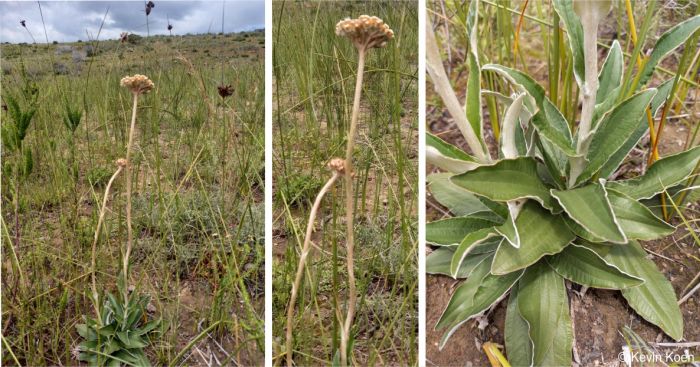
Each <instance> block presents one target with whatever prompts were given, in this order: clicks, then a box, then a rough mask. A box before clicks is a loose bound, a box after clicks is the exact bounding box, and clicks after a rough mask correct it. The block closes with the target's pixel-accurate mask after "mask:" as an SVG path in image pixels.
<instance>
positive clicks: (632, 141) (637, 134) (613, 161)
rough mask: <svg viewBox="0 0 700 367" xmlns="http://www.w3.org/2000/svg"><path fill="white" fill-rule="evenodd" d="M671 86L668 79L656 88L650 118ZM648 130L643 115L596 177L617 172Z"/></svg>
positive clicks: (663, 100) (670, 81) (661, 104)
mask: <svg viewBox="0 0 700 367" xmlns="http://www.w3.org/2000/svg"><path fill="white" fill-rule="evenodd" d="M672 86H673V79H669V80H667V81H665V82H663V83H662V84H661V85H659V86H658V87H657V93H656V94H655V95H654V98H652V99H651V103H650V106H651V113H652V116H655V115H656V113H657V111H658V110H659V109H660V108H661V106H663V104H664V103H665V102H666V99H667V98H668V96H669V94H670V93H671V87H672ZM599 95H600V94H599ZM648 130H649V123H648V121H647V117H646V114H645V115H644V116H643V117H642V118H640V119H639V122H638V123H637V129H636V130H635V131H634V132H633V133H632V136H630V137H629V139H627V141H626V142H625V143H624V144H622V146H620V148H619V149H618V150H616V151H615V153H613V154H612V156H611V157H610V159H608V161H607V162H605V164H604V165H603V167H602V168H601V169H600V171H599V172H598V177H601V178H607V177H610V175H612V174H613V173H614V172H615V170H617V168H618V167H619V166H620V164H621V163H622V161H624V160H625V157H627V155H628V154H629V152H630V151H632V149H633V148H634V147H635V146H636V145H637V143H639V140H640V139H641V138H642V136H644V134H646V132H647V131H648Z"/></svg>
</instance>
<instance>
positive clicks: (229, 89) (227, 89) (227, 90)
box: [216, 84, 233, 98]
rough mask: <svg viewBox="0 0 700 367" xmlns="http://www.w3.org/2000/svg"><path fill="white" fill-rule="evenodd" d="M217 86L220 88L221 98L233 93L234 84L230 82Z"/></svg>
mask: <svg viewBox="0 0 700 367" xmlns="http://www.w3.org/2000/svg"><path fill="white" fill-rule="evenodd" d="M216 88H217V89H218V90H219V95H220V96H221V98H226V97H228V96H230V95H232V94H233V86H232V85H231V84H228V85H223V84H222V85H220V86H218V87H216Z"/></svg>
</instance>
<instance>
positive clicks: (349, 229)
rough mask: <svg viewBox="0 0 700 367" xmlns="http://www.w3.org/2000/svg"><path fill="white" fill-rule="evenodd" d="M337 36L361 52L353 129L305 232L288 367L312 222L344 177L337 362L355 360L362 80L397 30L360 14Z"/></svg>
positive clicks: (338, 26)
mask: <svg viewBox="0 0 700 367" xmlns="http://www.w3.org/2000/svg"><path fill="white" fill-rule="evenodd" d="M335 33H336V35H338V36H341V37H346V38H347V39H348V40H350V41H351V42H352V44H353V46H355V48H356V49H357V52H358V62H357V79H356V80H355V96H354V99H353V105H352V115H351V118H350V130H349V131H348V135H347V145H346V149H345V159H344V160H343V159H340V158H334V159H333V160H331V161H330V163H329V168H330V169H331V170H333V172H334V173H333V176H332V177H331V178H330V179H329V181H328V182H327V183H326V185H324V187H323V188H322V189H321V191H320V192H319V194H318V196H317V198H316V202H315V203H314V206H313V208H312V210H311V215H310V217H309V224H308V228H307V232H306V239H305V241H304V247H303V248H302V254H301V256H300V259H299V266H298V268H297V275H296V278H295V282H294V284H293V286H292V296H291V297H290V302H289V306H288V308H287V335H286V338H287V340H286V348H287V350H286V353H287V365H288V366H290V367H291V366H292V364H293V355H292V354H293V353H292V337H293V333H292V329H293V323H292V318H293V314H294V306H295V305H294V303H295V302H296V296H297V292H298V290H299V286H300V284H301V278H302V276H303V269H304V264H305V262H306V257H307V256H308V252H309V250H310V247H309V244H310V236H311V232H312V228H313V220H314V217H315V213H316V211H317V210H318V206H319V205H320V201H321V199H322V197H323V195H324V194H325V192H326V191H327V190H328V189H329V188H330V187H331V186H332V185H333V183H334V182H335V181H336V179H338V178H339V177H340V176H343V177H344V178H345V216H346V218H345V222H346V242H345V246H346V251H347V252H346V263H347V271H348V282H347V284H348V293H347V310H346V313H345V316H344V317H343V316H342V315H341V311H340V310H336V317H338V322H339V323H340V324H341V332H340V351H339V353H337V356H338V360H336V362H334V363H340V365H342V366H347V365H348V364H349V363H350V361H351V359H352V345H351V344H352V343H351V335H350V332H351V328H352V324H353V320H354V318H355V307H356V303H357V290H356V286H355V265H354V254H355V234H354V228H355V221H354V220H355V208H354V204H355V192H354V189H353V179H354V177H355V175H354V171H353V161H352V157H353V152H354V150H355V135H357V125H358V119H359V115H360V99H361V96H362V81H363V76H364V70H365V58H366V56H367V52H368V51H369V50H371V49H373V48H381V47H384V46H386V44H387V42H389V41H390V40H391V39H392V38H394V31H392V30H391V28H390V27H389V26H388V25H387V24H385V23H384V21H383V20H381V19H380V18H378V17H375V16H369V15H361V16H359V17H358V18H356V19H351V18H346V19H343V20H341V21H339V22H338V23H337V24H336V26H335Z"/></svg>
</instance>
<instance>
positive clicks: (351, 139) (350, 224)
mask: <svg viewBox="0 0 700 367" xmlns="http://www.w3.org/2000/svg"><path fill="white" fill-rule="evenodd" d="M358 50H359V59H358V62H357V81H356V83H355V99H354V101H353V104H352V117H351V119H350V131H349V132H348V142H347V147H346V150H345V216H346V218H345V223H346V232H347V233H346V237H347V241H346V247H347V258H346V259H347V265H348V306H347V307H348V311H347V314H346V316H345V324H344V325H343V333H342V334H341V336H340V363H341V365H343V366H347V365H348V351H347V347H348V340H349V339H350V327H351V326H352V321H353V319H354V317H355V300H356V299H357V291H356V289H355V268H354V258H353V255H354V251H355V234H354V228H355V223H354V222H355V213H354V212H355V193H354V190H353V187H352V185H353V181H352V180H353V170H354V168H353V164H352V152H353V150H354V149H355V134H356V131H357V118H358V116H359V114H360V97H361V96H362V78H363V74H364V70H365V54H366V52H367V50H366V49H365V48H364V47H360V48H358Z"/></svg>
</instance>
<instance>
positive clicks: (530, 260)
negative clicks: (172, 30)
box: [426, 0, 700, 366]
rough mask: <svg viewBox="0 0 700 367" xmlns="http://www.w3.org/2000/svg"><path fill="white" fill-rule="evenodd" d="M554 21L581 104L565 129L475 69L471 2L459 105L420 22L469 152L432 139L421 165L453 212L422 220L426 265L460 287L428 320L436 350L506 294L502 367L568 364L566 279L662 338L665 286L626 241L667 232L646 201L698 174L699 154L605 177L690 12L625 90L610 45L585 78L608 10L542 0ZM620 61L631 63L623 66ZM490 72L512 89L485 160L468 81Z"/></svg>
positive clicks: (675, 325) (671, 328)
mask: <svg viewBox="0 0 700 367" xmlns="http://www.w3.org/2000/svg"><path fill="white" fill-rule="evenodd" d="M553 6H554V8H555V10H556V12H557V14H558V16H559V18H560V19H561V20H562V21H563V24H564V26H565V27H566V31H567V35H568V46H569V47H570V49H571V54H572V56H573V73H574V77H575V80H576V81H577V84H578V87H579V90H580V95H581V96H582V98H581V102H582V110H581V115H580V116H581V117H580V121H578V123H577V124H575V125H574V126H576V128H573V129H572V128H571V127H570V125H569V123H568V122H567V120H566V119H565V118H564V116H563V115H562V113H561V112H560V111H559V110H558V109H557V107H556V106H555V104H554V103H553V102H552V101H550V99H549V98H548V97H547V93H546V91H545V89H544V88H543V87H542V86H540V85H538V84H537V83H536V82H535V81H534V79H533V78H532V77H531V76H529V75H527V74H526V73H523V72H521V71H518V70H515V69H512V68H508V67H505V66H501V65H495V64H488V65H483V66H482V65H480V63H479V60H480V59H479V55H478V50H477V43H476V39H477V34H476V33H477V19H478V1H472V2H471V3H470V7H469V12H468V16H467V18H466V19H467V29H468V36H469V40H470V42H469V52H468V55H467V64H468V65H467V69H468V71H469V79H468V80H467V99H466V106H465V107H464V108H463V107H462V104H461V103H460V102H459V100H458V99H457V97H456V94H455V92H454V91H453V90H452V88H451V86H450V81H449V79H447V75H446V73H445V71H444V68H443V65H442V60H441V59H440V54H439V50H438V46H437V42H436V39H435V35H434V34H433V31H432V28H431V27H430V25H428V26H427V32H428V33H427V37H426V38H427V59H428V60H427V69H428V72H429V74H430V77H431V79H432V82H433V85H434V86H435V90H436V92H437V93H438V95H440V97H441V98H442V100H443V102H444V103H445V106H446V107H447V109H448V111H449V112H450V114H451V115H452V117H453V118H454V120H455V122H456V124H457V125H458V127H459V129H460V131H461V132H462V134H463V136H464V138H465V140H466V142H467V144H468V146H469V148H470V150H471V153H470V154H468V153H466V152H464V151H462V150H460V149H458V148H457V147H455V146H452V145H450V144H448V143H447V142H445V141H443V140H441V139H439V138H438V137H436V136H434V135H428V136H427V138H426V141H427V149H426V154H427V158H428V160H429V162H431V163H432V164H433V165H435V166H437V167H439V168H442V169H443V170H444V171H447V172H445V173H438V174H434V175H431V176H430V177H429V178H428V182H429V185H430V189H431V191H432V192H433V193H434V195H435V197H436V198H437V199H438V200H439V201H440V202H441V203H442V204H444V205H445V206H446V207H448V208H449V209H451V211H452V212H453V214H456V215H459V216H457V217H452V218H448V219H443V220H438V221H434V222H431V223H428V224H427V226H426V239H427V242H429V243H430V244H432V245H434V246H437V250H435V251H434V252H432V253H431V254H430V255H429V256H428V259H427V271H428V272H429V273H431V274H445V275H449V276H452V277H454V278H456V279H465V280H464V281H463V282H462V283H461V285H460V286H459V287H458V288H457V289H456V290H455V292H454V294H453V296H452V298H451V300H450V301H449V303H448V305H447V307H446V308H445V310H444V312H443V314H442V316H441V317H440V319H439V321H438V322H437V325H436V328H437V329H442V330H445V333H444V336H443V338H442V340H441V342H440V347H443V346H444V345H445V344H446V343H447V342H448V340H449V338H450V336H451V335H452V334H453V333H454V332H455V330H457V329H458V328H459V327H460V325H462V324H464V323H465V322H467V321H469V320H470V319H473V318H474V317H476V316H478V315H480V314H482V313H484V312H485V311H487V310H488V309H490V308H491V307H493V306H494V305H496V304H497V303H499V302H500V301H501V300H504V299H506V298H507V301H506V302H507V311H506V320H505V345H506V353H507V356H508V360H509V361H510V363H511V364H512V365H514V366H530V365H535V366H570V365H571V364H572V360H571V355H572V343H573V335H572V326H571V319H570V311H569V300H568V296H567V287H566V283H567V282H571V283H576V284H580V285H582V286H585V287H593V288H603V289H615V290H620V291H621V292H622V296H623V297H624V298H625V299H626V300H627V302H628V304H629V305H630V307H632V308H633V309H634V310H635V311H636V312H637V313H638V314H639V315H640V316H641V317H643V318H644V319H645V320H647V321H649V322H650V323H653V324H655V325H657V326H658V327H659V328H661V330H663V331H664V333H666V334H667V335H668V336H670V337H671V338H673V339H675V340H679V339H681V338H682V337H683V318H682V315H681V312H680V309H679V306H678V304H677V299H676V294H675V293H674V290H673V287H672V286H671V283H670V282H669V281H668V280H667V279H666V278H665V277H664V275H663V273H661V272H660V271H659V270H658V269H657V267H656V265H655V264H654V262H653V261H651V260H649V259H648V258H647V253H646V251H645V250H644V248H643V247H642V246H641V245H640V243H639V242H638V241H640V240H653V239H657V238H663V237H665V236H668V235H669V234H671V233H672V232H673V231H674V227H673V226H672V225H670V224H669V223H666V222H665V221H663V220H662V219H660V218H659V217H657V216H656V215H655V214H654V213H653V212H652V210H650V208H649V207H648V206H647V205H648V203H650V202H652V201H653V200H656V201H657V202H658V199H659V197H661V196H662V195H667V190H668V189H671V188H675V187H678V186H683V185H684V184H685V183H686V182H687V179H688V177H689V176H691V175H692V174H693V171H694V170H695V168H696V167H697V164H698V160H699V159H700V147H695V148H692V149H690V150H687V151H683V152H680V153H678V154H674V155H670V156H667V157H664V158H661V159H660V160H658V161H656V162H655V163H653V164H652V165H651V166H649V167H648V169H647V170H646V172H645V173H644V174H642V175H640V176H639V177H635V178H631V179H625V180H617V181H615V180H609V179H608V178H609V177H611V176H612V175H613V173H614V172H615V171H616V170H617V168H618V167H619V165H620V164H621V163H622V162H623V160H624V158H625V157H626V156H627V154H628V153H629V152H630V151H631V150H632V149H633V148H634V146H635V145H636V144H637V143H638V142H639V140H640V139H641V138H642V136H643V135H644V134H645V133H646V131H647V130H648V124H647V116H646V114H647V111H650V113H651V114H652V116H653V115H655V114H656V112H657V111H658V110H659V108H660V107H661V106H662V105H663V104H664V103H666V100H667V98H668V96H669V92H670V89H671V82H672V80H669V81H667V82H663V83H661V84H660V85H658V86H657V87H655V88H651V87H647V83H648V82H649V80H650V77H651V75H652V73H653V71H654V69H655V67H656V65H657V64H658V62H659V61H660V60H661V59H662V58H664V57H665V56H666V55H667V54H668V53H670V52H671V51H672V50H673V49H675V48H676V47H678V46H679V45H681V44H682V43H684V42H685V41H686V40H687V39H688V37H690V36H691V35H692V34H693V33H694V32H695V31H697V30H698V28H700V16H696V17H694V18H691V19H689V20H687V21H685V22H682V23H680V24H678V25H676V26H674V27H673V28H671V29H669V30H668V31H667V32H666V33H665V34H664V35H662V36H661V38H659V40H658V42H657V43H656V45H655V47H654V48H653V50H652V51H651V53H650V54H649V57H648V58H647V59H646V61H645V63H644V64H643V65H642V66H641V67H640V68H639V70H637V74H636V76H635V77H634V78H633V79H630V80H631V81H630V82H628V83H623V80H624V78H623V75H624V73H625V70H624V68H625V66H624V62H623V60H624V59H623V54H622V50H621V48H620V45H619V44H618V43H617V42H614V43H613V45H612V47H611V49H610V51H609V52H608V55H607V58H606V60H605V61H604V63H603V65H602V69H601V70H600V72H598V65H597V59H596V56H597V46H596V44H597V39H596V33H597V27H598V24H599V22H600V20H601V19H602V18H603V17H604V16H606V15H607V13H608V12H609V9H610V2H605V1H577V0H575V1H573V2H572V1H571V0H554V1H553ZM629 67H632V66H628V68H629ZM484 71H489V72H492V73H495V74H496V75H498V76H500V77H501V78H503V80H504V81H505V82H506V83H507V84H508V85H509V86H510V87H511V88H512V90H513V94H512V95H511V96H504V95H500V97H501V98H502V99H504V100H506V101H507V103H508V104H509V106H508V107H507V109H506V112H505V115H504V117H503V121H501V126H500V128H501V134H500V139H499V142H498V143H499V144H498V155H497V156H492V155H491V154H490V153H489V151H488V149H487V147H486V143H485V141H484V137H483V136H484V135H483V130H484V128H483V118H482V113H481V111H482V108H481V94H482V93H493V91H485V90H481V74H482V72H484Z"/></svg>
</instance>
